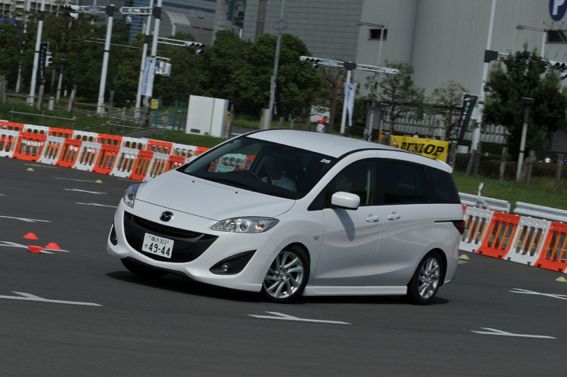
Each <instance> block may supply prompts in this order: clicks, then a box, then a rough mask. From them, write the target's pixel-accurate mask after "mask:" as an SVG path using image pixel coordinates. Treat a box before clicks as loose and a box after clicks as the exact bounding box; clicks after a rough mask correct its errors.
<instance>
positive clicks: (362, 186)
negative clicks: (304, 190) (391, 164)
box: [325, 159, 375, 207]
mask: <svg viewBox="0 0 567 377" xmlns="http://www.w3.org/2000/svg"><path fill="white" fill-rule="evenodd" d="M373 167H374V163H373V160H370V159H367V160H360V161H357V162H354V163H352V164H350V165H349V166H347V167H346V168H344V169H343V170H342V171H341V172H340V173H339V174H337V176H336V177H335V178H334V179H333V180H332V181H331V182H330V183H329V185H328V186H327V188H326V189H325V207H330V205H331V197H332V196H333V194H334V193H335V192H338V191H345V192H350V193H351V194H356V195H358V196H359V197H360V206H361V207H363V206H369V205H374V196H375V189H374V182H375V180H374V168H373Z"/></svg>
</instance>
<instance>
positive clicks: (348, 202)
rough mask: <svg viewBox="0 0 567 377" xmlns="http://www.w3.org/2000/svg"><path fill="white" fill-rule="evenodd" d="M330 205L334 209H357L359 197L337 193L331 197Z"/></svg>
mask: <svg viewBox="0 0 567 377" xmlns="http://www.w3.org/2000/svg"><path fill="white" fill-rule="evenodd" d="M331 205H332V206H333V207H336V208H345V209H357V208H358V207H359V206H360V196H358V195H356V194H351V193H350V192H344V191H338V192H335V193H334V194H333V196H332V197H331Z"/></svg>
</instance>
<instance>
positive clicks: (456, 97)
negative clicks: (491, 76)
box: [430, 80, 466, 140]
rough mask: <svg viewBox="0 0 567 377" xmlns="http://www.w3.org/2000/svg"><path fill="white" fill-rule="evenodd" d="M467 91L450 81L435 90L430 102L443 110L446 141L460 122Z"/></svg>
mask: <svg viewBox="0 0 567 377" xmlns="http://www.w3.org/2000/svg"><path fill="white" fill-rule="evenodd" d="M465 92H466V89H465V88H464V87H463V86H462V85H461V84H459V83H458V82H456V81H453V80H449V81H445V82H444V83H443V86H442V87H441V88H436V89H434V90H433V93H432V95H431V99H430V101H431V102H432V103H433V104H434V105H436V106H437V107H439V108H441V109H442V114H443V123H444V125H445V140H448V139H449V135H451V132H452V130H453V127H454V126H455V124H456V122H457V121H458V120H459V113H460V110H461V105H462V101H463V94H464V93H465Z"/></svg>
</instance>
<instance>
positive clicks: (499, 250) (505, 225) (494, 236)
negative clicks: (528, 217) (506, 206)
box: [476, 212, 520, 259]
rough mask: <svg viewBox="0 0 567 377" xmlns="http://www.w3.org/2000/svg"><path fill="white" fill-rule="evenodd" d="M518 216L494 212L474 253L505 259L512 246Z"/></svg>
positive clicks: (518, 220) (518, 219)
mask: <svg viewBox="0 0 567 377" xmlns="http://www.w3.org/2000/svg"><path fill="white" fill-rule="evenodd" d="M519 222H520V216H518V215H511V214H508V213H501V212H495V213H494V214H493V215H492V219H491V221H490V224H489V225H488V230H487V232H486V234H485V235H484V237H483V241H482V244H481V245H480V247H479V248H478V250H477V251H476V252H477V253H478V254H482V255H486V256H488V257H493V258H499V259H502V258H504V257H506V255H507V254H508V252H509V251H510V247H511V246H512V239H513V238H514V235H515V234H516V229H517V228H518V223H519Z"/></svg>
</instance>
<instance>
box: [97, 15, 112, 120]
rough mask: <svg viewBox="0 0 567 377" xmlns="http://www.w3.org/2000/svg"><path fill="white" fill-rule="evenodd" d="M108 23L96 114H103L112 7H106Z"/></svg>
mask: <svg viewBox="0 0 567 377" xmlns="http://www.w3.org/2000/svg"><path fill="white" fill-rule="evenodd" d="M106 14H107V16H108V21H107V24H106V38H105V40H104V55H103V56H102V71H101V73H100V85H99V89H98V103H97V108H96V113H97V114H99V115H102V114H104V91H105V88H106V75H107V72H108V57H109V55H110V39H111V38H112V22H113V21H114V5H113V4H110V5H108V6H107V7H106Z"/></svg>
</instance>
